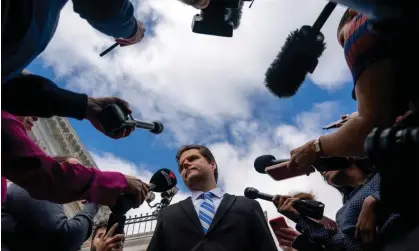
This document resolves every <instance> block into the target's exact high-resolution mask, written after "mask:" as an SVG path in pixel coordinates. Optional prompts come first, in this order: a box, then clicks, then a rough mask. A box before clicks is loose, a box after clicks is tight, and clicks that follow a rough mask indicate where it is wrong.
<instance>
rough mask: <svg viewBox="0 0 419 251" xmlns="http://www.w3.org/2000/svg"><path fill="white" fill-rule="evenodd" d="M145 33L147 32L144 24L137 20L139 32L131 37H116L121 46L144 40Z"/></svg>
mask: <svg viewBox="0 0 419 251" xmlns="http://www.w3.org/2000/svg"><path fill="white" fill-rule="evenodd" d="M144 33H145V27H144V24H143V23H142V22H141V21H138V20H137V32H136V33H135V34H134V36H132V37H130V38H117V39H115V42H117V43H118V44H119V45H120V46H121V47H124V46H128V45H133V44H136V43H139V42H141V40H143V38H144Z"/></svg>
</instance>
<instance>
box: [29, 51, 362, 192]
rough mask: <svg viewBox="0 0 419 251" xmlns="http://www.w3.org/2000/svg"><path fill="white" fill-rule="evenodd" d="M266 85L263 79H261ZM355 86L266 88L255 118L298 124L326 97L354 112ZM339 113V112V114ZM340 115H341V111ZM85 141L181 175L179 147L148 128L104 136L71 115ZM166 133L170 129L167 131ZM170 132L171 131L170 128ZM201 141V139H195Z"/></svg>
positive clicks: (255, 103) (254, 99)
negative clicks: (288, 92) (290, 93)
mask: <svg viewBox="0 0 419 251" xmlns="http://www.w3.org/2000/svg"><path fill="white" fill-rule="evenodd" d="M28 69H29V70H30V71H31V72H34V73H37V74H40V75H43V76H47V77H50V78H52V79H54V78H55V76H54V72H53V70H52V69H51V68H48V67H43V65H42V59H38V60H36V61H35V62H34V63H33V64H32V65H31V66H30V67H28ZM56 83H57V84H58V85H59V86H61V87H64V88H65V86H66V84H65V83H66V79H65V78H64V79H60V80H58V81H56ZM261 85H263V83H261ZM351 90H352V84H351V82H348V83H346V84H344V85H343V86H342V87H339V88H337V89H332V90H328V89H322V88H320V87H318V86H316V85H314V84H313V83H312V81H311V80H310V79H307V80H306V82H305V83H304V84H303V86H302V87H301V89H300V91H299V92H298V94H297V95H295V96H294V97H293V98H290V99H279V98H277V97H275V96H273V95H272V94H270V93H269V91H268V90H267V89H266V91H262V92H259V93H256V94H254V95H252V96H250V97H249V100H250V102H251V103H252V119H260V120H264V121H265V122H268V123H269V124H281V123H287V124H294V123H295V121H294V116H295V115H296V114H298V113H301V112H303V111H306V110H309V109H311V107H312V105H313V103H319V102H322V101H324V100H336V101H339V105H340V110H339V111H340V113H341V114H350V113H352V112H353V111H355V110H356V103H355V102H354V101H353V100H352V98H351V96H350V93H351ZM337 115H338V114H337ZM338 116H339V115H338ZM70 123H71V125H72V126H73V127H74V129H75V130H76V132H77V133H78V136H79V137H80V139H81V141H82V142H83V144H84V145H85V146H86V148H87V149H88V150H89V151H92V152H96V153H112V154H114V155H116V156H118V157H120V158H123V159H125V160H127V161H130V162H132V163H135V164H137V165H138V167H140V168H141V166H142V165H143V164H146V166H147V170H149V171H151V172H155V171H157V170H158V169H160V168H169V169H172V170H173V171H174V172H175V173H176V174H177V176H178V179H180V176H179V175H178V173H177V167H176V162H175V155H176V151H177V148H176V147H171V146H170V145H167V144H166V143H165V142H164V141H162V140H159V136H156V135H154V134H152V133H149V132H148V131H146V130H141V129H138V130H136V131H135V132H133V133H132V134H131V135H130V136H129V137H127V138H124V139H120V140H113V139H110V138H108V137H104V136H103V135H102V134H101V133H99V132H98V131H97V130H96V129H95V128H93V127H92V126H91V124H90V123H89V122H87V121H78V120H75V119H70ZM229 126H231V123H230V122H228V121H227V122H226V123H225V128H226V129H225V130H226V136H227V137H226V138H225V140H226V141H229V142H230V143H232V144H235V141H234V139H233V138H232V137H229V136H230V134H229V132H228V129H227V128H229ZM165 133H166V131H165ZM169 133H170V132H169ZM191 143H200V142H191ZM179 183H180V184H179V187H180V188H181V189H186V188H185V187H184V185H183V183H182V182H179Z"/></svg>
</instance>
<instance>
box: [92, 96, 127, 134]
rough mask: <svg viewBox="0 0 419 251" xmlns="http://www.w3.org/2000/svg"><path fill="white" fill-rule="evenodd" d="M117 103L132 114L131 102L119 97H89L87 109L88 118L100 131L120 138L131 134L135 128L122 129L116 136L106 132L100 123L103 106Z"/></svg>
mask: <svg viewBox="0 0 419 251" xmlns="http://www.w3.org/2000/svg"><path fill="white" fill-rule="evenodd" d="M112 104H116V105H118V106H119V107H120V108H121V109H122V110H123V111H124V112H126V113H128V114H131V113H132V111H131V110H130V108H129V104H128V102H127V101H125V100H123V99H120V98H117V97H105V98H91V97H89V98H88V100H87V109H86V119H87V120H89V121H90V123H92V125H93V126H94V127H95V128H96V129H97V130H98V131H100V132H102V133H103V134H105V135H106V136H108V137H110V138H113V139H120V138H123V137H127V136H129V135H130V134H131V132H132V131H133V130H134V128H132V129H124V130H121V132H120V133H118V135H116V136H111V135H108V134H106V132H105V131H104V130H103V128H102V125H101V124H100V122H99V120H98V117H99V114H100V113H101V112H102V110H103V108H105V107H106V106H107V105H112Z"/></svg>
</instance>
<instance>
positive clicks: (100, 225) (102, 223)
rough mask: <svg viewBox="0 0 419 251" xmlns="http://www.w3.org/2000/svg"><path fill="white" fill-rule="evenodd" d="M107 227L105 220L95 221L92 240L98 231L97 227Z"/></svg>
mask: <svg viewBox="0 0 419 251" xmlns="http://www.w3.org/2000/svg"><path fill="white" fill-rule="evenodd" d="M107 227H108V222H107V221H100V222H99V223H97V224H96V226H95V229H94V230H93V233H92V241H93V239H94V238H95V237H96V234H97V231H99V229H102V228H107Z"/></svg>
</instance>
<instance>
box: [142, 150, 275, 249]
mask: <svg viewBox="0 0 419 251" xmlns="http://www.w3.org/2000/svg"><path fill="white" fill-rule="evenodd" d="M176 160H177V162H178V167H179V172H180V174H181V176H182V179H183V182H184V183H185V185H186V187H188V188H189V189H190V190H191V192H192V196H191V197H188V198H187V199H185V200H183V201H180V202H179V203H176V204H173V205H171V206H168V207H167V208H165V209H163V211H162V212H161V213H160V215H159V218H158V220H157V226H156V229H155V232H154V235H153V238H152V239H151V241H150V244H149V246H148V249H147V250H148V251H259V250H260V251H277V247H276V245H275V242H274V240H273V237H272V235H271V233H270V231H269V227H268V224H267V220H266V218H265V216H264V214H263V211H262V208H261V207H260V205H259V203H258V202H256V201H255V200H251V199H248V198H245V197H243V196H235V195H230V194H228V193H224V192H223V191H222V190H221V189H220V188H219V187H217V178H218V168H217V164H216V162H215V158H214V156H213V155H212V153H211V151H210V150H209V149H208V148H206V147H205V146H201V145H187V146H183V147H182V148H181V149H180V150H179V151H178V153H177V155H176Z"/></svg>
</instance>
